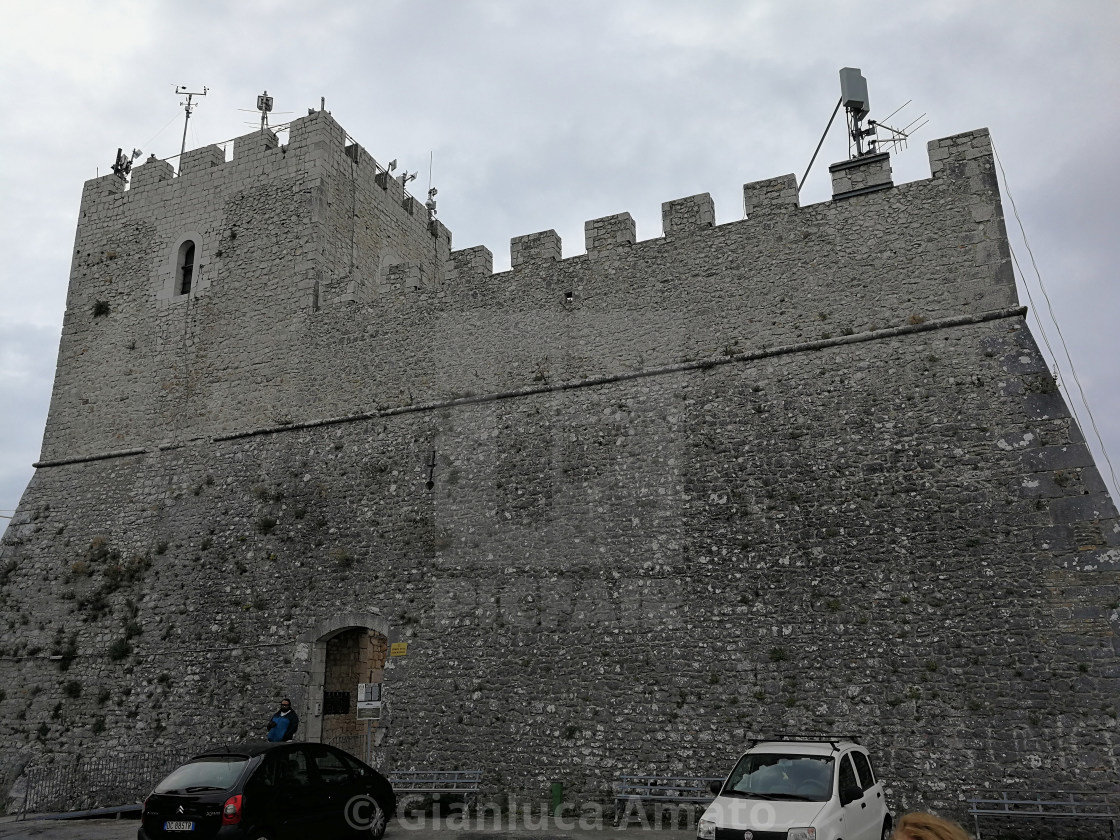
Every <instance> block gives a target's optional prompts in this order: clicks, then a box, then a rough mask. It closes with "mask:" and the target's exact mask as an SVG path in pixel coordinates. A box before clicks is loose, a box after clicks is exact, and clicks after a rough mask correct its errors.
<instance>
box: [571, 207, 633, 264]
mask: <svg viewBox="0 0 1120 840" xmlns="http://www.w3.org/2000/svg"><path fill="white" fill-rule="evenodd" d="M583 235H584V243H585V245H586V247H587V256H588V257H590V258H592V259H596V258H598V257H603V256H607V255H609V254H611V253H613V252H614V251H616V250H618V249H619V248H622V247H625V246H627V245H633V244H634V241H635V240H636V239H637V231H636V229H635V227H634V217H633V216H631V215H630V214H629V213H618V214H616V215H614V216H604V217H603V218H601V219H592V220H591V221H589V222H584V224H583Z"/></svg>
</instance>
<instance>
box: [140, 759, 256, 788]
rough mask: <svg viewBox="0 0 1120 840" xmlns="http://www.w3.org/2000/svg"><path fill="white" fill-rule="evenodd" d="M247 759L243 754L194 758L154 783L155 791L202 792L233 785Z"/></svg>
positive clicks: (247, 761)
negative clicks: (156, 783) (157, 782)
mask: <svg viewBox="0 0 1120 840" xmlns="http://www.w3.org/2000/svg"><path fill="white" fill-rule="evenodd" d="M248 763H249V759H248V758H246V757H245V756H243V755H218V756H213V757H207V758H196V759H195V760H194V761H191V762H189V763H187V764H184V765H183V766H182V767H180V768H179V769H178V770H175V771H174V772H173V773H172V774H171V775H170V776H168V777H167V778H166V779H164V780H163V781H162V782H160V783H159V784H158V785H156V789H155V792H156V793H202V792H203V791H207V790H226V789H228V788H231V787H233V785H234V783H235V782H236V781H237V779H238V777H239V776H240V775H241V771H242V770H244V769H245V765H246V764H248Z"/></svg>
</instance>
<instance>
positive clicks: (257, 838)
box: [249, 828, 273, 840]
mask: <svg viewBox="0 0 1120 840" xmlns="http://www.w3.org/2000/svg"><path fill="white" fill-rule="evenodd" d="M272 837H273V834H272V832H271V831H268V830H267V829H263V828H258V829H257V830H256V831H254V832H253V836H252V837H250V838H249V840H272Z"/></svg>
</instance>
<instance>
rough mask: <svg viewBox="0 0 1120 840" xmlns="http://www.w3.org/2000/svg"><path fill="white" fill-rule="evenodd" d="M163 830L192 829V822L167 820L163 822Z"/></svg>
mask: <svg viewBox="0 0 1120 840" xmlns="http://www.w3.org/2000/svg"><path fill="white" fill-rule="evenodd" d="M163 830H164V831H194V823H193V822H190V821H189V820H179V821H178V822H175V821H172V820H168V821H167V822H165V823H164V824H163Z"/></svg>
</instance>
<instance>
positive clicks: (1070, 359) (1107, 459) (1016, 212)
mask: <svg viewBox="0 0 1120 840" xmlns="http://www.w3.org/2000/svg"><path fill="white" fill-rule="evenodd" d="M992 155H993V157H994V158H995V161H996V165H997V166H998V167H999V172H1000V176H1001V177H1002V180H1003V190H1004V192H1005V193H1007V200H1008V201H1010V202H1011V211H1012V213H1013V214H1014V216H1015V222H1016V223H1017V224H1018V225H1019V233H1020V234H1021V235H1022V237H1023V244H1024V245H1025V246H1026V249H1027V254H1028V255H1029V256H1030V260H1031V267H1032V268H1033V269H1034V274H1035V277H1036V278H1037V279H1038V287H1039V289H1040V290H1041V291H1042V295H1043V297H1044V298H1045V299H1046V308H1047V310H1048V311H1049V313H1050V320H1051V321H1053V323H1054V329H1055V330H1056V331H1057V333H1058V339H1059V340H1060V341H1061V344H1062V351H1063V353H1064V354H1065V357H1066V362H1067V364H1068V365H1069V370H1070V374H1071V376H1072V377H1073V381H1074V383H1075V384H1076V385H1077V391H1078V393H1079V394H1080V396H1081V404H1082V405H1083V406H1084V407H1085V413H1086V414H1087V415H1088V417H1089V424H1090V425H1091V426H1092V429H1093V434H1094V435H1095V436H1096V438H1097V443H1098V445H1099V446H1100V450H1101V454H1102V455H1103V456H1104V460H1105V463H1106V464H1107V465H1108V472H1109V475H1110V476H1111V477H1112V486H1113V488H1117V489H1120V482H1118V481H1117V480H1116V470H1115V469H1114V468H1113V466H1112V459H1111V458H1110V457H1109V454H1108V447H1106V446H1105V443H1104V439H1103V438H1102V437H1101V433H1100V429H1099V428H1098V427H1097V420H1096V418H1095V417H1094V416H1093V410H1092V408H1090V407H1089V400H1088V398H1087V397H1086V396H1085V389H1084V388H1083V387H1082V385H1081V378H1080V377H1079V376H1078V375H1077V367H1076V366H1075V365H1074V363H1073V357H1072V356H1070V352H1069V346H1068V345H1067V344H1066V338H1065V335H1064V334H1063V333H1062V328H1061V325H1060V324H1059V323H1058V319H1057V317H1056V316H1055V315H1054V306H1053V304H1052V303H1051V301H1050V294H1049V292H1047V291H1046V284H1045V283H1044V282H1043V280H1042V272H1041V271H1039V268H1038V263H1037V262H1036V261H1035V258H1034V251H1033V250H1032V249H1031V243H1030V240H1029V239H1028V238H1027V231H1026V228H1025V227H1024V226H1023V220H1022V218H1021V217H1020V216H1019V208H1018V207H1017V206H1016V204H1015V197H1014V196H1013V195H1012V194H1011V187H1010V186H1009V185H1008V182H1007V173H1006V172H1005V171H1004V168H1003V161H1001V160H1000V158H999V152H997V151H996V144H995V141H994V140H993V141H992ZM1008 248H1009V249H1010V251H1011V259H1012V261H1014V263H1015V267H1016V269H1017V270H1018V271H1019V276H1020V277H1022V278H1023V288H1024V289H1025V290H1026V292H1027V300H1029V301H1030V304H1031V312H1032V314H1033V315H1034V320H1035V323H1036V324H1037V325H1038V329H1039V332H1040V333H1041V334H1042V340H1043V342H1044V343H1045V345H1046V349H1047V350H1049V351H1050V357H1051V358H1052V359H1053V360H1054V367H1055V369H1057V371H1058V373H1059V379H1060V374H1061V368H1060V366H1059V365H1058V354H1057V353H1055V352H1054V348H1053V347H1052V346H1051V344H1050V339H1049V337H1048V336H1047V335H1046V328H1045V327H1044V326H1043V324H1042V319H1041V318H1039V316H1038V307H1036V306H1035V303H1034V296H1033V295H1032V294H1031V288H1030V285H1029V284H1028V283H1027V277H1026V274H1025V273H1024V272H1023V269H1022V266H1021V265H1020V264H1019V258H1018V257H1017V256H1016V255H1015V249H1014V248H1011V243H1010V241H1008ZM1069 409H1070V412H1071V413H1072V414H1073V418H1074V420H1076V421H1077V424H1078V426H1080V427H1081V429H1082V430H1084V429H1085V424H1084V423H1082V422H1081V418H1080V417H1079V416H1078V414H1077V407H1076V405H1074V402H1073V401H1072V400H1070V404H1069Z"/></svg>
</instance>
